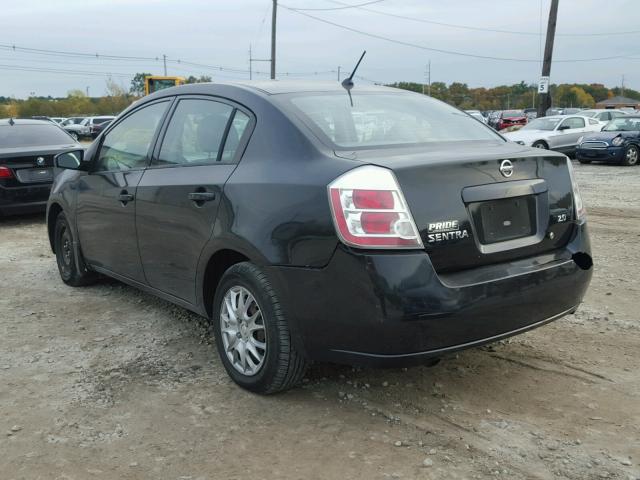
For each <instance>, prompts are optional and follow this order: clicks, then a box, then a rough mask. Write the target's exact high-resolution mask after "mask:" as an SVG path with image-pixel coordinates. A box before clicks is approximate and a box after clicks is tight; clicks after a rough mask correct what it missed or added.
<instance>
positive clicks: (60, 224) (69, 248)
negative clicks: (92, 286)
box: [53, 213, 97, 287]
mask: <svg viewBox="0 0 640 480" xmlns="http://www.w3.org/2000/svg"><path fill="white" fill-rule="evenodd" d="M53 238H54V249H55V252H56V261H57V263H58V272H60V278H61V279H62V281H63V282H64V283H66V284H67V285H70V286H72V287H80V286H82V285H88V284H89V283H92V282H93V281H95V279H96V277H97V275H96V274H95V273H94V272H92V271H90V270H89V269H88V268H87V267H86V265H85V263H84V260H83V259H82V258H80V259H79V261H78V262H76V251H75V249H74V247H73V232H72V230H71V226H70V225H69V222H68V221H67V217H66V216H65V214H64V213H60V214H59V215H58V217H57V218H56V226H55V231H54V237H53ZM77 264H79V265H80V266H81V268H80V270H78V266H77Z"/></svg>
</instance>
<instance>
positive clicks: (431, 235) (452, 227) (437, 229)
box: [427, 220, 469, 243]
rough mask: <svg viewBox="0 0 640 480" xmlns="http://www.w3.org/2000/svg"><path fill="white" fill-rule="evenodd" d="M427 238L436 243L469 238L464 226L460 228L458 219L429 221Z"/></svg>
mask: <svg viewBox="0 0 640 480" xmlns="http://www.w3.org/2000/svg"><path fill="white" fill-rule="evenodd" d="M427 238H428V241H429V243H436V242H442V241H444V240H457V239H462V238H469V232H467V230H466V229H464V228H463V229H460V223H459V222H458V220H446V221H443V222H434V223H430V224H429V228H428V232H427Z"/></svg>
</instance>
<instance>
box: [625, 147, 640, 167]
mask: <svg viewBox="0 0 640 480" xmlns="http://www.w3.org/2000/svg"><path fill="white" fill-rule="evenodd" d="M637 163H638V149H637V148H629V149H627V164H629V165H635V164H637Z"/></svg>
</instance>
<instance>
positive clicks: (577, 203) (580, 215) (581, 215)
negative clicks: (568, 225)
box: [567, 157, 587, 221]
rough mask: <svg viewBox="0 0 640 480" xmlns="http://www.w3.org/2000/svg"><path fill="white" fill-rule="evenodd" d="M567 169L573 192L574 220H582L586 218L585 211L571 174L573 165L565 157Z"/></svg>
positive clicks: (573, 175)
mask: <svg viewBox="0 0 640 480" xmlns="http://www.w3.org/2000/svg"><path fill="white" fill-rule="evenodd" d="M567 168H568V169H569V178H571V189H572V191H573V206H574V208H575V210H576V220H579V221H580V220H584V219H585V218H586V217H587V209H586V208H584V203H583V202H582V195H580V189H579V188H578V183H577V182H576V178H575V174H574V173H573V164H572V163H571V159H570V158H569V157H567Z"/></svg>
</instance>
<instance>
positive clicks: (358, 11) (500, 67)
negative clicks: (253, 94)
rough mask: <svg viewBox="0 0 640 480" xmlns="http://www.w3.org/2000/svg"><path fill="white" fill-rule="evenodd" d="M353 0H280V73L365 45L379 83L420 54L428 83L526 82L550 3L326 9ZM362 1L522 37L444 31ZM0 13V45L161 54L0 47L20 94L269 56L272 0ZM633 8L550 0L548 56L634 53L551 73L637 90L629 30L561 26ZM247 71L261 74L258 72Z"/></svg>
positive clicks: (41, 6)
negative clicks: (555, 9)
mask: <svg viewBox="0 0 640 480" xmlns="http://www.w3.org/2000/svg"><path fill="white" fill-rule="evenodd" d="M365 2H366V0H340V2H337V1H334V0H281V3H282V6H281V7H280V8H279V9H278V22H277V25H278V42H277V46H278V52H277V71H278V77H279V78H284V75H283V74H284V73H285V72H289V73H291V74H292V76H294V75H293V74H295V76H296V78H310V79H312V78H318V79H325V80H326V79H333V78H337V73H336V72H335V71H336V70H337V68H338V66H341V67H342V69H343V71H345V70H349V69H351V68H352V66H353V64H354V63H355V61H356V60H357V58H358V56H359V55H360V53H361V52H362V50H364V49H366V50H367V56H366V57H365V60H364V61H363V63H362V65H361V67H360V70H359V72H358V73H359V74H360V75H362V76H363V77H365V78H367V79H371V80H374V81H378V82H385V83H386V82H393V81H403V80H404V81H414V82H424V81H425V70H426V63H427V62H428V61H429V60H431V80H432V81H443V82H447V83H450V82H453V81H458V82H465V83H467V84H469V85H470V86H472V87H477V86H487V87H489V86H495V85H500V84H511V83H516V82H519V81H520V80H524V81H525V82H537V79H538V77H539V75H540V70H541V64H540V63H539V60H540V57H541V48H543V45H542V42H541V38H540V36H539V35H538V33H539V32H540V31H542V34H543V35H544V32H545V29H546V18H547V15H548V12H549V3H550V0H485V1H480V0H456V1H444V0H384V1H379V2H376V3H372V4H370V5H368V6H366V7H363V8H349V9H341V10H324V9H329V8H336V7H340V6H341V4H342V5H344V4H362V3H365ZM284 6H289V7H293V8H299V9H307V10H304V13H306V14H307V15H312V16H314V17H317V18H320V19H324V20H327V21H330V22H334V23H338V24H341V25H343V26H346V27H349V28H355V29H358V30H362V31H364V32H367V33H370V34H374V35H378V36H383V37H387V38H390V39H393V40H397V41H399V42H405V43H410V44H415V45H418V46H421V47H425V48H433V49H439V50H448V51H453V52H459V53H464V54H472V55H480V56H490V57H499V58H511V59H522V60H532V61H529V62H521V61H503V60H490V59H479V58H472V57H465V56H458V55H453V54H448V53H440V52H435V51H429V50H426V49H421V48H417V47H414V46H408V45H400V44H394V43H391V42H389V41H385V40H382V39H377V38H371V37H367V36H364V35H361V34H358V33H354V32H352V31H348V30H345V29H342V28H338V27H336V26H333V25H329V24H327V23H322V22H321V21H319V20H317V19H313V18H309V17H306V16H303V15H301V14H300V13H296V12H293V11H290V10H287V9H285V8H284ZM309 9H313V10H309ZM364 9H369V11H366V10H364ZM371 10H375V11H376V12H386V13H391V14H394V15H400V16H406V17H411V18H414V19H422V20H428V21H432V22H440V23H447V24H454V25H462V26H468V27H473V28H483V29H484V28H486V29H494V30H508V31H517V32H526V33H532V34H533V35H516V34H510V33H500V32H488V31H479V30H471V29H465V28H454V27H449V26H442V25H435V24H430V23H424V22H419V21H411V20H407V19H402V18H396V17H391V16H387V15H382V14H380V13H375V12H373V11H371ZM541 10H542V17H541ZM0 16H1V17H2V21H1V25H2V28H1V29H0V45H15V46H17V47H24V48H33V49H43V50H57V51H61V52H85V53H90V54H94V53H98V54H101V55H115V56H133V57H150V58H156V57H157V58H158V59H159V60H158V61H155V60H131V59H105V58H86V57H79V56H63V55H59V56H54V55H50V54H46V55H44V54H36V53H26V52H24V51H20V50H15V51H14V50H12V49H7V48H3V47H0V95H4V96H15V97H18V98H24V97H27V96H29V95H30V94H32V92H33V93H35V94H36V95H54V96H64V95H66V93H67V91H69V90H71V89H78V88H80V89H83V90H85V89H86V88H87V87H88V88H89V93H90V94H91V95H102V94H103V93H104V92H105V84H106V78H107V77H108V73H110V74H111V75H112V78H113V80H115V81H116V82H118V83H119V84H122V85H123V86H126V87H127V88H128V87H129V83H130V80H131V75H132V74H134V73H135V72H141V71H146V72H151V73H154V74H162V71H163V66H162V55H163V54H166V55H167V58H169V62H168V74H169V75H184V76H188V75H191V74H193V75H210V76H212V77H213V80H214V81H215V80H219V81H223V80H229V79H246V78H248V68H249V67H248V65H249V61H248V58H249V53H248V51H249V44H252V48H253V54H254V56H255V57H258V58H268V57H269V54H270V51H269V46H270V24H271V0H179V1H178V0H173V1H169V0H56V1H55V2H54V1H51V0H20V1H5V2H2V12H1V13H0ZM638 18H640V0H608V1H607V2H603V1H602V0H560V9H559V15H558V27H557V34H558V36H557V37H556V45H555V50H554V60H558V61H561V60H575V59H589V58H602V57H612V56H632V57H635V59H628V58H627V59H620V58H619V59H609V60H600V61H586V62H575V63H572V62H558V63H554V65H553V68H552V71H551V80H552V82H556V83H560V82H570V83H573V82H576V83H592V82H598V83H604V84H605V85H607V86H618V85H620V83H621V79H622V75H625V84H626V85H627V86H628V87H631V88H634V89H640V33H634V34H629V35H607V36H603V35H589V36H572V35H567V34H599V33H611V32H629V31H636V32H637V31H640V25H639V24H638ZM43 53H44V52H43ZM178 59H180V60H182V61H187V62H192V63H200V64H203V65H211V66H222V67H225V68H228V69H231V70H234V69H236V70H240V71H241V72H234V71H229V70H224V71H220V70H214V69H212V68H207V67H200V66H188V67H186V66H184V65H179V64H177V63H176V60H178ZM19 69H22V70H19ZM35 70H43V71H35ZM52 70H55V72H57V73H54V71H52ZM254 70H258V71H260V72H268V70H269V65H268V63H254ZM63 71H64V72H63ZM69 71H71V72H69ZM87 72H91V73H87ZM311 72H320V73H318V74H317V75H313V74H312V73H311ZM254 78H265V75H264V74H261V73H257V74H256V75H254ZM361 81H363V80H361Z"/></svg>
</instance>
